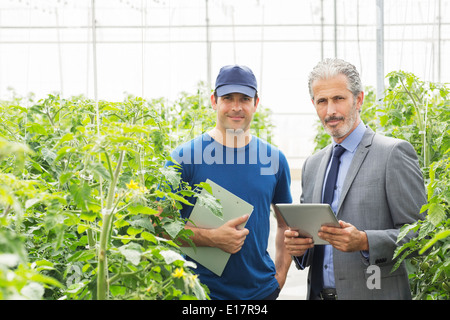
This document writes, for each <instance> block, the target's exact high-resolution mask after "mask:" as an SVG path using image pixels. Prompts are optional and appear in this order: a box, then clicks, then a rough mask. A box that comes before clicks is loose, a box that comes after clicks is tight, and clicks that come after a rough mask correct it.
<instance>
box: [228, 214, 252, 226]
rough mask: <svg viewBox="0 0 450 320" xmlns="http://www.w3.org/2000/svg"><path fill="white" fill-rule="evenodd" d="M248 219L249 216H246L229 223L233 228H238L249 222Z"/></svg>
mask: <svg viewBox="0 0 450 320" xmlns="http://www.w3.org/2000/svg"><path fill="white" fill-rule="evenodd" d="M248 218H249V215H248V214H245V215H243V216H242V217H237V218H235V219H232V220H230V221H228V225H230V226H232V227H238V226H239V225H241V224H243V223H245V222H246V221H247V220H248Z"/></svg>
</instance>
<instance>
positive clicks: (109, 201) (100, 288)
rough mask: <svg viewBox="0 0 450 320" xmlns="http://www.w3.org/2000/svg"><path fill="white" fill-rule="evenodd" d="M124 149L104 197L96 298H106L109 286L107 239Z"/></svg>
mask: <svg viewBox="0 0 450 320" xmlns="http://www.w3.org/2000/svg"><path fill="white" fill-rule="evenodd" d="M124 156H125V151H123V150H122V151H121V152H120V155H119V160H118V162H117V167H116V171H115V172H114V176H113V178H112V180H111V184H110V185H109V190H108V197H107V198H106V208H105V210H104V212H103V226H102V231H101V233H100V247H99V254H98V279H97V299H98V300H106V299H107V298H108V292H109V286H108V261H107V256H106V251H107V249H108V239H109V234H110V230H111V228H112V218H113V212H112V211H113V204H114V194H115V189H116V185H117V180H118V179H119V175H120V171H121V170H122V163H123V158H124Z"/></svg>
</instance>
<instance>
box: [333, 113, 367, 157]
mask: <svg viewBox="0 0 450 320" xmlns="http://www.w3.org/2000/svg"><path fill="white" fill-rule="evenodd" d="M364 132H366V125H365V124H364V123H363V122H362V120H361V121H360V122H359V125H358V126H357V127H356V128H355V130H353V131H352V133H350V134H349V135H348V137H347V138H345V140H344V141H342V143H341V144H340V145H341V146H343V147H344V148H345V149H346V150H347V151H350V152H352V153H353V152H355V150H356V148H357V147H358V145H359V143H360V142H361V140H362V138H363V136H364ZM336 144H337V143H336V142H334V140H333V148H334V147H335V146H336Z"/></svg>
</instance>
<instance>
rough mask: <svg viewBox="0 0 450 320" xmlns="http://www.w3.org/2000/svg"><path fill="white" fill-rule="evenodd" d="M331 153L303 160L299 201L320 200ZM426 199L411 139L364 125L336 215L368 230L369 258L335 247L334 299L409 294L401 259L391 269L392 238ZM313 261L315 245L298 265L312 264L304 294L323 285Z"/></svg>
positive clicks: (414, 217)
mask: <svg viewBox="0 0 450 320" xmlns="http://www.w3.org/2000/svg"><path fill="white" fill-rule="evenodd" d="M330 157H331V146H328V147H326V148H324V149H323V150H321V151H319V152H318V153H316V154H314V155H312V156H311V157H309V158H308V159H307V160H306V161H305V163H304V166H303V172H302V196H301V199H300V200H301V202H303V203H318V202H321V195H322V187H323V183H324V176H325V171H326V168H327V164H328V162H329V160H330ZM425 203H426V194H425V187H424V182H423V176H422V173H421V171H420V168H419V165H418V159H417V155H416V152H415V150H414V149H413V147H412V146H411V144H410V143H408V142H406V141H403V140H399V139H393V138H389V137H385V136H382V135H379V134H375V133H374V132H373V131H372V129H370V128H367V129H366V132H365V134H364V136H363V139H362V141H361V143H360V145H359V146H358V148H357V150H356V153H355V155H354V158H353V161H352V164H351V166H350V168H349V171H348V173H347V176H346V177H345V181H344V186H343V190H342V193H341V198H340V201H339V205H338V210H337V217H338V219H339V220H343V221H346V222H348V223H351V224H353V225H354V226H355V227H356V228H357V229H358V230H364V231H365V232H366V234H367V237H368V240H369V260H367V259H365V258H364V257H363V256H362V254H361V252H359V251H358V252H352V253H345V252H341V251H338V250H336V249H334V248H333V262H334V273H335V281H336V290H337V294H338V299H411V293H410V289H409V283H408V275H407V271H406V268H405V265H404V264H402V265H401V266H400V268H398V269H397V270H396V271H395V272H393V273H391V270H392V267H393V265H394V264H395V261H393V260H392V257H393V254H394V250H395V249H396V248H397V246H398V245H399V244H397V243H396V241H397V236H398V232H399V229H400V228H401V227H402V226H403V225H404V224H408V223H413V222H414V221H416V220H418V219H419V218H421V216H420V214H419V212H420V209H421V207H422V205H423V204H425ZM412 236H413V235H412V234H410V235H408V236H407V237H405V238H404V239H403V241H402V242H401V243H404V242H408V241H409V239H410V238H411V237H412ZM401 243H400V244H401ZM313 261H314V249H311V250H309V251H308V253H307V254H305V256H304V257H303V263H302V266H301V267H302V268H303V267H307V266H310V269H309V274H308V298H312V297H313V296H314V295H315V294H317V290H320V289H321V288H320V286H321V283H320V284H319V283H318V281H320V280H318V279H320V278H321V277H317V275H321V271H320V272H318V270H315V268H314V263H313ZM316 265H317V263H316ZM370 265H376V266H378V267H379V269H378V270H380V271H381V272H380V275H381V278H380V281H379V284H380V286H381V288H380V289H376V288H375V289H369V288H368V286H367V280H368V278H369V277H371V276H375V273H374V271H373V270H372V268H373V267H371V268H370V269H369V270H367V268H368V267H369V266H370ZM315 273H316V274H315ZM314 275H316V277H314ZM372 279H374V278H373V277H371V279H369V282H370V281H371V280H372Z"/></svg>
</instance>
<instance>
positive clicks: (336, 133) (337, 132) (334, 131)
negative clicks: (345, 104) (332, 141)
mask: <svg viewBox="0 0 450 320" xmlns="http://www.w3.org/2000/svg"><path fill="white" fill-rule="evenodd" d="M357 119H358V110H356V102H355V103H354V104H353V106H352V109H351V110H350V112H349V114H348V117H347V118H346V117H336V116H331V117H326V118H325V119H324V120H323V121H322V125H323V127H324V129H325V131H326V132H327V133H328V134H329V135H330V136H332V137H333V138H338V139H339V138H342V137H344V136H345V135H346V134H347V133H349V131H350V130H351V129H352V128H353V126H354V124H355V122H356V121H357ZM333 120H343V121H344V124H343V126H342V127H340V128H329V127H327V126H326V124H327V123H328V122H329V121H333Z"/></svg>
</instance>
